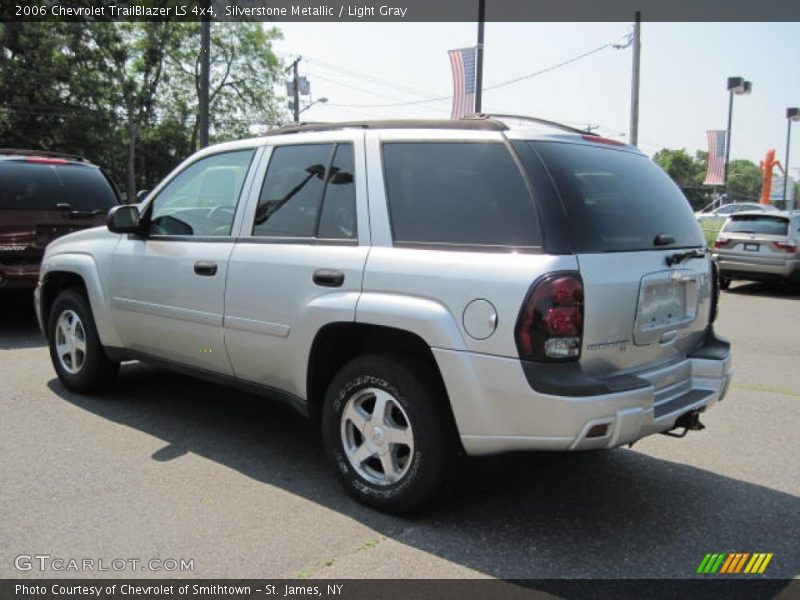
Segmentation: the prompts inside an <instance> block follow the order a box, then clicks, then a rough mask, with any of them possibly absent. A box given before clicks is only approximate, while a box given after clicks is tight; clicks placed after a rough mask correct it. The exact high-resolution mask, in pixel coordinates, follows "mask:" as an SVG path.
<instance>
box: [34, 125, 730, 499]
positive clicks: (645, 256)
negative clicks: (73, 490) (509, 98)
mask: <svg viewBox="0 0 800 600" xmlns="http://www.w3.org/2000/svg"><path fill="white" fill-rule="evenodd" d="M715 281H716V277H715V275H714V270H713V265H712V262H711V260H710V257H709V255H708V254H707V253H706V249H705V240H704V238H703V235H702V232H701V230H700V227H699V225H698V224H697V221H696V220H695V219H694V217H693V215H692V212H691V210H690V209H689V207H688V204H687V203H686V200H685V198H684V196H683V195H682V193H681V192H680V190H679V189H678V188H677V187H676V186H675V184H674V183H673V182H672V180H671V179H670V178H669V177H668V176H667V175H666V174H665V173H664V172H663V171H662V170H661V169H660V168H659V167H658V166H657V165H656V164H655V163H654V162H653V161H651V160H650V159H649V158H648V157H647V156H645V155H644V154H642V153H641V152H639V151H638V150H637V149H636V148H634V147H632V146H627V145H624V144H621V143H619V142H615V141H613V140H607V139H604V138H599V137H595V136H591V135H587V134H586V133H585V132H581V131H577V130H574V129H570V128H567V127H564V126H558V129H557V131H556V132H552V131H548V132H546V133H544V134H543V133H541V132H540V131H535V130H531V129H520V130H512V129H509V128H508V127H507V126H506V124H505V123H504V122H502V121H500V120H496V119H490V118H471V119H465V120H460V121H389V122H380V121H379V122H358V123H344V124H327V125H307V126H297V127H289V128H285V129H282V130H277V131H275V132H273V133H272V134H270V135H268V136H267V137H263V138H258V139H250V140H244V141H239V142H233V143H227V144H221V145H218V146H214V147H211V148H206V149H204V150H202V151H200V152H198V153H197V154H195V155H194V156H192V157H191V158H189V159H188V160H186V161H185V162H184V163H183V164H181V165H180V166H179V167H178V168H177V169H176V170H175V171H174V172H173V173H172V174H171V175H170V176H169V177H167V179H166V180H165V181H164V182H163V183H162V184H161V185H159V186H158V187H157V188H156V189H155V190H154V191H153V192H152V193H151V194H150V195H149V196H148V198H147V199H146V200H145V202H144V203H143V204H142V206H141V207H140V208H137V207H135V206H121V207H118V208H117V209H115V210H114V211H113V212H112V213H111V214H110V216H109V224H108V228H102V229H92V230H89V231H86V232H82V233H77V234H72V235H68V236H65V237H63V238H61V239H59V240H57V241H55V242H54V243H52V244H50V246H48V248H47V252H46V255H45V258H44V262H43V266H42V271H41V275H40V279H39V285H38V288H37V291H36V294H35V298H36V305H37V314H38V315H39V320H40V324H41V326H42V328H43V330H44V331H45V332H46V335H47V337H48V340H49V344H50V353H51V357H52V361H53V365H54V367H55V370H56V373H57V374H58V377H59V379H60V381H61V382H62V384H63V385H64V386H66V387H67V388H69V389H71V390H75V391H78V392H84V393H89V392H92V391H94V390H97V389H99V388H100V387H102V386H104V385H109V384H110V383H112V382H113V380H114V378H115V375H116V373H117V369H118V367H119V363H120V362H121V361H127V360H134V359H135V360H142V361H148V362H152V363H157V364H161V365H165V366H167V367H171V368H174V369H176V370H180V371H183V372H188V373H192V374H194V375H197V376H198V377H204V378H207V379H211V380H213V381H218V382H222V383H225V384H229V385H232V386H239V387H243V388H245V389H247V390H250V391H253V392H256V393H260V394H263V395H264V396H267V397H270V398H273V399H277V400H279V401H283V402H287V403H288V404H290V405H291V406H293V407H295V408H296V409H297V410H299V411H300V412H301V413H303V414H305V415H308V416H320V417H321V425H322V435H323V439H324V444H325V448H326V451H327V454H328V456H329V458H330V461H331V463H332V465H333V467H334V470H335V471H336V473H337V474H338V476H339V478H340V479H341V481H342V483H343V485H344V486H345V488H346V489H347V490H348V492H349V493H351V494H352V495H353V496H355V497H356V498H357V499H358V500H360V501H362V502H365V503H368V504H370V505H372V506H376V507H378V508H380V509H382V510H387V511H404V510H410V509H413V508H415V507H417V506H420V505H421V504H423V503H424V502H425V501H427V500H428V499H430V498H431V496H432V495H434V494H435V493H436V492H437V491H438V490H440V489H441V488H442V487H443V486H444V485H446V484H447V482H448V480H449V478H450V477H451V476H452V475H453V474H454V473H457V470H456V469H453V468H452V464H453V459H454V458H455V457H456V456H457V455H458V454H459V452H466V453H468V454H476V455H477V454H491V453H498V452H508V451H518V450H558V451H567V450H590V449H600V448H613V447H616V446H620V445H623V444H629V443H632V442H635V441H636V440H638V439H640V438H642V437H644V436H647V435H650V434H654V433H660V432H668V431H670V430H673V429H676V428H680V429H682V430H683V431H684V432H685V431H686V430H697V429H702V425H701V424H700V423H699V419H698V416H699V413H700V412H701V411H703V410H705V409H706V408H708V407H709V406H711V405H713V404H715V403H716V402H717V401H718V400H721V399H722V398H723V397H724V395H725V393H726V391H727V389H728V384H729V381H730V378H731V374H732V369H731V352H730V345H729V344H728V343H727V342H726V341H724V340H722V339H720V338H718V337H717V336H716V335H715V334H714V330H713V325H712V323H713V321H714V318H715V315H716V301H717V294H716V292H715ZM220 410H224V405H223V406H220Z"/></svg>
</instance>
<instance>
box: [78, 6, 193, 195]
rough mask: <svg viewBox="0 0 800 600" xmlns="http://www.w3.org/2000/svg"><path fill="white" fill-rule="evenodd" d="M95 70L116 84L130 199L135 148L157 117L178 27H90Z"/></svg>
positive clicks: (139, 25) (147, 25)
mask: <svg viewBox="0 0 800 600" xmlns="http://www.w3.org/2000/svg"><path fill="white" fill-rule="evenodd" d="M87 33H88V35H89V37H90V40H91V42H92V44H91V48H92V49H93V52H92V62H93V63H94V64H93V66H94V67H95V69H96V70H97V71H98V72H100V73H103V74H105V76H106V77H107V78H108V80H109V81H110V82H113V83H114V84H115V85H114V88H113V91H114V100H115V104H117V105H119V106H120V107H121V108H122V111H123V114H124V116H125V121H126V127H127V134H128V136H127V142H128V143H127V146H128V152H127V185H126V189H127V196H128V198H133V197H134V196H135V195H136V145H137V143H138V141H139V137H140V135H141V132H142V127H143V126H145V125H148V124H151V123H152V122H153V120H154V117H155V104H156V96H157V94H158V91H159V89H160V86H161V84H162V82H163V81H164V80H165V79H166V77H165V68H164V63H165V61H166V59H167V53H168V52H169V50H170V49H171V48H174V47H175V46H176V45H177V43H178V41H179V39H180V37H179V35H180V27H179V26H178V24H176V23H169V22H157V23H116V24H113V25H109V24H107V23H95V24H92V25H89V26H88V27H87Z"/></svg>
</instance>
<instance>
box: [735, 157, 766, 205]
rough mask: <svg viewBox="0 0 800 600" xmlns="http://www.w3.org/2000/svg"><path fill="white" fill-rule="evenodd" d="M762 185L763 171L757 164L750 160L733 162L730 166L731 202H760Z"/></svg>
mask: <svg viewBox="0 0 800 600" xmlns="http://www.w3.org/2000/svg"><path fill="white" fill-rule="evenodd" d="M761 184H762V180H761V170H760V169H759V168H758V165H756V164H755V163H753V162H751V161H749V160H732V161H731V162H730V163H729V164H728V196H729V201H730V202H744V201H749V202H758V199H759V197H760V196H761Z"/></svg>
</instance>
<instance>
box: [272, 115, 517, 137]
mask: <svg viewBox="0 0 800 600" xmlns="http://www.w3.org/2000/svg"><path fill="white" fill-rule="evenodd" d="M337 129H470V130H478V131H507V130H508V126H507V125H506V124H505V123H503V122H501V121H497V120H495V119H489V118H471V119H392V120H376V121H341V122H338V123H298V124H296V125H287V126H285V127H279V128H277V129H273V130H271V131H268V132H267V135H286V134H291V133H302V132H309V131H334V130H337Z"/></svg>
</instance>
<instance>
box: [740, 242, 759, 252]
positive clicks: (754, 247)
mask: <svg viewBox="0 0 800 600" xmlns="http://www.w3.org/2000/svg"><path fill="white" fill-rule="evenodd" d="M744 249H745V250H749V251H750V252H758V249H759V245H758V244H745V245H744Z"/></svg>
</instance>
